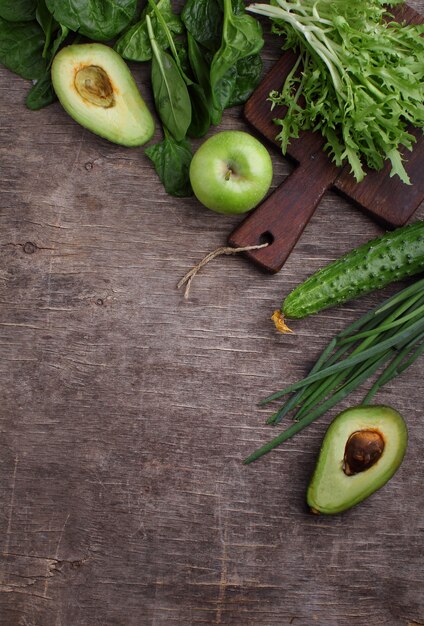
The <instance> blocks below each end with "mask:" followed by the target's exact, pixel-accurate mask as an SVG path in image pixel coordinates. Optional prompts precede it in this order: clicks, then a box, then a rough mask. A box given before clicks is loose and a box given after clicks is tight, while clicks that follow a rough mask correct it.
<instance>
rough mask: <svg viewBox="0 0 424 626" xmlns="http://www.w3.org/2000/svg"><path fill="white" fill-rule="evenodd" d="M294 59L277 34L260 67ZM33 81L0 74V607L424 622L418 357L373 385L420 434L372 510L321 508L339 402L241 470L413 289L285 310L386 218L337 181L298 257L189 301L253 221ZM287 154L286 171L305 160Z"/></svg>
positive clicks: (36, 622) (326, 622)
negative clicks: (270, 402) (280, 417)
mask: <svg viewBox="0 0 424 626" xmlns="http://www.w3.org/2000/svg"><path fill="white" fill-rule="evenodd" d="M412 4H413V6H414V7H415V8H417V9H420V7H421V9H422V8H423V6H424V5H423V3H422V2H421V0H420V1H419V2H415V3H412ZM277 56H278V48H277V45H276V43H275V42H272V41H268V43H267V46H266V48H265V50H264V59H265V66H266V67H267V68H268V67H270V65H271V63H272V62H273V61H274V60H275V59H276V58H277ZM133 69H134V73H135V76H136V78H137V81H138V83H139V85H140V86H141V89H142V93H143V95H144V96H145V97H146V99H147V101H148V102H149V104H150V105H151V94H150V87H149V81H148V74H147V71H146V70H145V69H144V68H141V67H133ZM27 89H28V83H27V82H26V81H24V80H22V79H20V78H18V77H16V76H14V75H12V74H11V73H10V72H8V71H6V70H5V69H3V68H0V186H1V187H0V191H1V194H0V217H1V227H0V243H1V247H0V251H1V260H0V345H1V349H0V375H1V382H0V391H1V400H0V429H1V436H0V499H1V507H0V530H1V532H0V551H1V562H0V592H1V593H0V624H1V625H2V626H163V625H165V624H166V625H168V624H170V625H178V626H187V625H189V624H211V625H212V624H226V625H231V626H245V625H246V626H247V625H251V626H286V625H289V624H293V625H295V626H310V625H313V624H317V625H319V626H348V625H349V626H351V625H353V626H382V625H387V626H408V625H410V624H414V623H424V571H423V555H424V519H423V510H424V492H423V478H424V465H423V462H422V459H423V455H424V434H423V433H424V430H423V424H422V420H423V396H422V382H423V372H424V361H423V360H421V362H418V363H416V364H415V365H414V367H413V368H411V369H410V370H409V371H408V373H407V374H406V375H404V376H403V377H402V378H400V379H398V380H396V381H395V382H393V383H392V384H391V385H390V386H389V387H388V388H387V389H386V390H384V391H383V392H381V393H380V394H379V396H378V398H377V399H376V400H377V401H378V402H379V403H388V404H391V405H393V406H394V407H396V408H397V409H398V410H400V411H401V412H402V413H403V414H404V416H405V418H406V420H407V423H408V426H409V434H410V441H409V447H408V451H407V454H406V457H405V460H404V463H403V465H402V467H401V468H400V470H399V472H398V473H397V474H396V475H395V477H394V478H393V479H392V481H391V482H390V483H389V484H388V485H386V486H385V487H384V488H383V489H382V490H381V491H379V492H377V493H376V494H374V495H373V496H372V497H371V498H370V499H369V500H368V501H366V502H364V503H363V504H361V505H360V506H358V507H356V508H355V509H353V510H351V511H349V512H347V513H345V514H344V515H339V516H335V517H313V516H311V515H310V514H309V513H308V512H307V510H306V506H305V490H306V486H307V483H308V480H309V477H310V474H311V471H312V469H313V466H314V463H315V459H316V455H317V452H318V450H319V446H320V442H321V439H322V436H323V434H324V432H325V429H326V426H327V425H328V424H329V422H330V421H331V419H332V418H333V417H334V415H335V414H336V413H337V412H338V411H337V410H333V411H331V412H330V413H328V414H327V415H326V416H325V417H324V418H322V419H320V420H319V421H318V422H317V423H315V424H314V425H312V426H311V427H310V428H308V429H307V430H305V431H303V432H302V433H301V434H299V435H298V436H297V437H296V438H295V439H293V440H291V441H289V442H288V443H286V444H285V445H284V446H282V447H281V448H279V449H278V450H277V451H275V452H274V453H273V454H271V455H269V456H268V457H266V458H264V459H263V460H261V461H259V462H258V463H256V464H254V465H252V466H249V467H243V466H242V465H241V460H242V459H243V457H244V456H245V455H247V454H248V453H249V452H251V451H252V450H253V449H255V448H256V447H257V446H258V445H260V444H262V443H263V442H265V441H267V440H268V439H269V438H270V437H271V434H272V433H271V430H270V428H269V427H265V426H263V422H264V419H265V417H266V415H267V413H266V411H264V410H258V409H257V408H256V402H257V401H258V400H259V399H260V398H261V397H263V396H264V395H266V394H268V393H270V392H272V391H274V390H276V389H278V388H280V387H281V386H282V385H283V384H285V383H288V382H291V381H295V380H296V379H297V378H298V377H300V376H302V375H304V374H305V373H306V372H307V371H308V368H309V367H310V366H311V364H312V363H313V361H314V359H315V358H316V356H317V355H318V354H319V352H320V350H321V348H322V347H323V346H324V344H325V342H326V340H328V339H329V338H330V337H331V336H332V335H333V334H334V333H335V332H336V331H337V330H340V329H342V328H343V327H344V326H345V325H346V324H347V323H348V322H350V321H351V320H353V319H355V318H356V317H357V316H359V315H360V314H361V313H363V312H365V311H366V310H367V309H368V308H369V307H370V306H371V305H373V304H375V303H377V302H379V301H380V300H381V299H382V298H383V297H385V296H387V295H388V294H390V293H393V292H395V291H396V290H397V289H399V287H400V286H399V285H396V286H392V287H389V288H387V289H385V290H384V292H383V293H378V294H372V295H370V296H367V297H364V298H362V299H360V300H357V301H355V302H353V303H351V304H348V305H345V306H343V307H339V308H337V309H333V310H330V311H327V312H325V313H322V314H320V315H318V316H315V317H311V318H309V319H306V320H304V321H302V322H299V323H297V324H296V334H295V335H293V336H284V337H283V336H279V335H277V334H276V332H275V331H274V329H273V325H272V323H271V322H270V319H269V318H270V315H271V313H272V311H273V310H274V309H275V308H276V307H277V306H278V305H279V303H280V301H281V299H282V297H283V296H284V295H285V294H287V293H288V291H289V290H290V289H291V288H292V287H293V286H294V285H296V284H297V283H299V281H301V280H302V279H304V278H305V277H306V276H307V275H308V274H309V273H311V272H312V271H313V270H316V269H318V268H319V267H320V266H322V265H323V264H324V263H326V262H327V261H330V260H332V259H334V258H336V257H337V256H338V255H340V254H342V253H344V252H346V251H347V250H349V249H350V248H352V247H353V246H355V245H357V244H360V243H362V242H364V241H367V240H368V239H370V238H371V237H372V236H374V235H378V234H380V233H382V232H383V229H382V228H381V227H380V226H378V225H377V224H375V223H374V222H372V221H371V220H370V218H369V217H367V216H365V215H364V214H362V213H361V212H360V211H358V210H357V209H356V208H355V207H354V206H352V205H351V204H349V203H348V202H347V201H346V200H344V199H342V198H341V197H340V196H338V195H336V194H335V193H328V194H327V195H326V197H325V198H324V200H323V202H322V204H321V206H320V208H319V209H318V211H317V213H316V214H315V216H314V218H313V220H312V222H311V223H310V224H309V226H308V227H307V229H306V231H305V233H304V235H303V236H302V238H301V240H300V241H299V243H298V245H297V247H296V249H295V251H294V252H293V254H292V255H291V257H290V258H289V260H288V262H287V263H286V265H285V267H284V268H283V270H282V271H281V272H280V273H279V274H277V275H275V276H269V275H265V274H262V273H261V272H259V271H258V270H257V269H256V268H255V267H253V266H252V265H250V264H249V263H248V262H247V261H246V260H244V259H241V258H234V257H222V258H221V259H219V260H217V261H215V262H214V263H212V264H211V265H209V266H208V267H207V268H205V269H204V270H203V271H202V273H201V274H199V276H198V278H197V279H196V281H195V282H194V283H193V287H192V292H191V297H190V299H189V300H188V301H185V300H184V299H183V294H182V293H181V292H180V291H177V290H176V283H177V281H178V280H179V279H180V278H181V276H182V275H183V274H184V273H185V272H186V271H187V270H188V269H189V268H190V267H191V266H192V265H193V264H194V263H195V262H197V261H198V260H199V259H200V258H201V257H202V256H203V255H204V254H205V253H206V252H208V251H210V250H213V249H214V248H215V247H217V246H220V245H222V244H224V243H225V241H226V237H227V234H228V233H229V232H230V230H231V229H232V228H233V227H234V226H235V225H236V224H237V222H238V218H234V217H223V216H219V215H216V214H214V213H212V212H210V211H208V210H206V209H204V208H202V207H201V206H200V205H199V203H198V202H197V201H196V200H195V199H193V198H192V199H185V200H179V199H175V198H172V197H170V196H167V195H166V193H165V192H164V191H163V189H162V187H161V185H160V183H159V181H158V179H157V178H156V175H155V173H154V171H153V168H152V165H151V163H150V162H149V161H148V159H147V158H146V157H145V156H144V154H143V150H142V149H125V148H122V147H119V146H115V145H113V144H111V143H108V142H107V141H104V140H102V139H100V138H97V137H95V136H94V135H92V134H91V133H90V132H88V131H86V130H84V129H83V128H81V127H80V126H78V125H77V124H76V123H74V122H73V121H72V120H71V119H70V118H69V117H68V116H67V115H66V114H65V112H64V111H63V110H62V108H61V107H60V106H59V104H54V105H52V106H50V107H49V108H47V109H44V110H42V111H39V112H31V111H29V110H27V109H26V108H25V106H24V104H23V101H24V96H25V93H26V91H27ZM233 128H236V129H244V130H248V128H247V126H246V124H245V123H244V121H243V118H242V111H241V109H240V108H235V109H233V110H231V111H228V112H226V114H225V116H224V119H223V122H222V125H221V126H220V130H222V129H233ZM157 137H159V131H157ZM270 150H271V151H272V155H273V161H274V171H275V175H274V182H273V187H275V186H276V185H278V184H279V183H280V182H281V181H282V180H283V179H284V177H285V176H286V175H287V174H288V172H289V171H290V168H291V166H290V165H289V163H288V162H287V161H286V160H285V159H284V158H282V157H281V156H280V155H279V154H278V152H277V151H275V150H274V149H272V148H270ZM417 217H421V218H423V217H424V208H421V209H420V210H419V212H418V214H417ZM362 395H363V392H359V391H358V392H357V393H355V394H352V396H351V397H350V398H349V399H348V400H347V401H346V402H344V403H343V404H342V405H341V406H343V407H346V406H349V405H353V404H355V403H358V402H359V401H360V400H361V397H362Z"/></svg>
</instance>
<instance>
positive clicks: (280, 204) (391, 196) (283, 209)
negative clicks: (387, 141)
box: [228, 5, 424, 272]
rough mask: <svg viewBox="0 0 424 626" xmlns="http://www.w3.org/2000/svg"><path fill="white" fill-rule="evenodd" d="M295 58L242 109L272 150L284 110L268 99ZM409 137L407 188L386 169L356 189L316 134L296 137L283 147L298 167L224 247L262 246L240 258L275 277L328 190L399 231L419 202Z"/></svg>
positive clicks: (419, 148) (420, 186)
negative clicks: (346, 198)
mask: <svg viewBox="0 0 424 626" xmlns="http://www.w3.org/2000/svg"><path fill="white" fill-rule="evenodd" d="M393 14H394V15H395V17H396V19H397V20H398V21H405V22H407V23H423V21H424V19H423V17H422V16H421V15H420V14H418V13H417V12H416V11H414V10H413V9H411V7H408V6H407V5H402V6H400V7H396V8H394V9H393ZM296 58H297V57H296V54H295V53H294V52H291V51H288V52H285V53H284V55H283V56H282V57H281V59H280V60H279V61H278V62H277V63H276V64H275V65H274V67H273V68H272V69H271V71H270V72H269V74H268V75H267V76H266V77H265V79H264V81H263V82H262V83H261V85H260V86H259V87H258V89H257V90H256V91H255V93H254V94H253V95H252V96H251V98H250V99H249V100H248V102H247V103H246V105H245V109H244V114H245V117H246V119H247V120H248V122H249V123H250V124H251V125H252V126H253V127H254V128H255V129H256V130H257V131H258V132H259V133H260V134H262V135H263V136H264V137H265V138H266V139H268V140H269V141H271V142H272V143H274V144H275V145H277V146H278V147H279V146H280V144H279V142H278V141H277V140H276V135H277V133H278V127H277V126H276V125H275V123H274V122H273V119H275V118H281V117H283V115H284V108H283V107H281V108H280V109H278V108H275V109H274V110H273V111H271V105H270V102H269V101H268V95H269V93H270V92H271V91H272V90H274V89H275V90H279V89H281V86H282V84H283V82H284V80H285V78H286V76H287V75H288V73H289V72H290V70H291V69H292V67H293V65H294V63H295V61H296ZM410 132H411V133H413V134H414V135H415V136H416V137H417V142H416V143H415V145H414V149H413V151H412V152H409V151H405V153H404V154H405V157H406V159H407V162H406V164H405V169H406V171H407V172H408V174H409V177H410V180H411V183H412V184H411V185H405V184H404V183H403V182H402V181H401V180H400V179H399V177H398V176H393V177H390V163H387V164H386V166H385V167H384V169H383V170H381V171H379V172H376V171H370V172H369V173H368V174H367V175H366V176H365V178H364V180H363V181H362V182H361V183H356V181H355V179H354V178H353V176H352V174H351V173H350V167H349V166H345V167H344V168H338V167H336V166H335V165H334V163H333V162H332V161H331V159H330V157H329V156H328V155H327V154H326V153H325V152H324V151H323V147H324V139H323V137H322V136H321V135H320V134H318V133H313V132H312V131H306V132H302V133H301V134H300V136H299V138H298V139H294V140H292V141H291V142H290V145H289V147H288V156H289V157H291V158H292V159H294V161H296V162H297V163H298V167H297V168H296V169H295V170H294V171H293V173H292V174H290V175H289V176H288V177H287V178H286V179H285V180H284V181H283V183H282V184H281V185H280V186H279V187H278V188H277V189H276V190H275V191H274V192H273V193H272V194H271V195H270V196H269V197H268V198H266V200H265V201H264V202H263V203H262V204H261V205H259V206H258V207H257V208H256V209H255V210H254V211H253V212H251V213H250V214H249V215H248V216H247V217H246V218H245V219H244V220H243V222H241V224H240V225H239V226H237V227H236V228H235V230H234V231H233V232H232V233H231V234H230V236H229V238H228V242H229V244H230V245H231V246H234V247H243V246H250V245H257V244H260V243H263V242H267V243H268V244H269V245H268V246H267V247H265V248H261V249H259V250H252V251H250V252H247V253H246V254H247V256H248V257H249V258H250V259H251V260H253V261H254V262H255V263H256V264H258V265H259V266H260V267H262V268H263V269H265V270H267V271H269V272H278V271H279V270H280V269H281V267H282V266H283V265H284V262H285V261H286V259H287V257H288V256H289V254H290V252H291V251H292V249H293V247H294V245H295V244H296V242H297V240H298V239H299V237H300V235H301V234H302V231H303V229H304V228H305V226H306V224H307V223H308V221H309V220H310V218H311V217H312V215H313V213H314V211H315V209H316V208H317V206H318V204H319V202H320V200H321V198H322V196H323V195H324V193H325V192H326V191H327V190H328V189H330V188H334V189H336V190H337V191H339V192H341V193H342V194H343V195H345V196H346V197H348V198H350V199H351V200H352V201H354V202H355V203H356V204H357V205H358V206H359V207H360V208H362V209H363V210H366V211H367V212H369V213H370V215H371V216H372V217H374V218H375V219H377V220H379V221H381V222H382V223H384V224H385V225H386V226H389V227H397V226H402V225H403V224H405V223H406V222H407V221H408V219H409V218H410V217H411V216H412V215H413V213H414V211H415V210H416V209H417V208H418V206H419V205H420V204H421V202H422V201H423V199H424V175H423V174H424V171H423V163H424V141H423V138H422V132H421V131H418V130H417V129H413V128H411V129H410Z"/></svg>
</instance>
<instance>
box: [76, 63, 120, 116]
mask: <svg viewBox="0 0 424 626" xmlns="http://www.w3.org/2000/svg"><path fill="white" fill-rule="evenodd" d="M75 89H76V90H77V92H78V93H79V95H80V96H81V98H83V99H84V100H87V101H88V102H90V103H91V104H94V105H96V106H99V107H102V108H103V109H109V108H110V107H113V106H114V104H115V97H114V94H113V87H112V83H111V82H110V80H109V76H108V75H107V74H106V72H105V71H104V69H103V68H101V67H99V66H98V65H87V66H85V67H83V68H81V69H80V70H78V71H77V73H76V74H75Z"/></svg>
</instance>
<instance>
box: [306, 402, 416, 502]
mask: <svg viewBox="0 0 424 626" xmlns="http://www.w3.org/2000/svg"><path fill="white" fill-rule="evenodd" d="M407 442H408V432H407V429H406V424H405V421H404V419H403V417H402V416H401V415H400V414H399V413H398V412H397V411H395V410H394V409H392V408H391V407H388V406H357V407H353V408H350V409H347V410H346V411H343V412H342V413H340V414H339V415H338V416H337V417H336V418H335V419H334V421H333V422H332V424H331V425H330V427H329V428H328V430H327V432H326V434H325V437H324V440H323V442H322V446H321V451H320V453H319V457H318V461H317V464H316V467H315V471H314V473H313V476H312V479H311V482H310V484H309V487H308V491H307V498H306V499H307V503H308V505H309V506H310V508H311V511H312V512H313V513H325V514H334V513H341V512H342V511H346V510H347V509H350V508H351V507H352V506H355V505H356V504H358V503H359V502H361V501H362V500H364V499H365V498H367V497H368V496H370V495H371V494H372V493H374V491H377V489H380V487H382V486H383V485H384V484H385V483H386V482H387V481H388V480H389V479H390V478H391V477H392V476H393V474H394V473H395V472H396V470H397V469H398V467H399V466H400V464H401V462H402V459H403V457H404V454H405V451H406V446H407Z"/></svg>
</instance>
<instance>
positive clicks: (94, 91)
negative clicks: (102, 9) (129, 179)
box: [51, 43, 155, 146]
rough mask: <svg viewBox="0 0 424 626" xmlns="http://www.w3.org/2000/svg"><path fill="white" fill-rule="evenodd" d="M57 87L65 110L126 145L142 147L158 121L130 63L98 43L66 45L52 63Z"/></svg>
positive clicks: (107, 136)
mask: <svg viewBox="0 0 424 626" xmlns="http://www.w3.org/2000/svg"><path fill="white" fill-rule="evenodd" d="M51 71H52V82H53V87H54V90H55V92H56V94H57V97H58V98H59V101H60V103H61V104H62V106H63V108H64V109H65V110H66V111H67V113H69V115H70V116H71V117H72V118H73V119H74V120H75V121H77V122H78V123H79V124H81V125H82V126H84V127H85V128H88V130H91V131H92V132H93V133H96V135H100V136H101V137H104V138H105V139H108V140H109V141H112V142H114V143H117V144H120V145H123V146H141V145H143V144H144V143H146V142H147V141H149V139H151V137H152V135H153V133H154V129H155V125H154V121H153V117H152V115H151V113H150V111H149V109H148V108H147V106H146V103H145V102H144V100H143V98H142V97H141V95H140V92H139V90H138V88H137V85H136V83H135V81H134V78H133V77H132V74H131V72H130V70H129V69H128V67H127V65H126V63H125V62H124V61H123V59H122V58H121V57H120V56H119V54H118V53H117V52H115V51H114V50H113V49H112V48H109V47H108V46H105V45H103V44H99V43H92V44H91V43H90V44H76V45H73V46H66V47H65V48H62V50H60V52H58V54H57V55H56V56H55V58H54V60H53V64H52V70H51Z"/></svg>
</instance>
